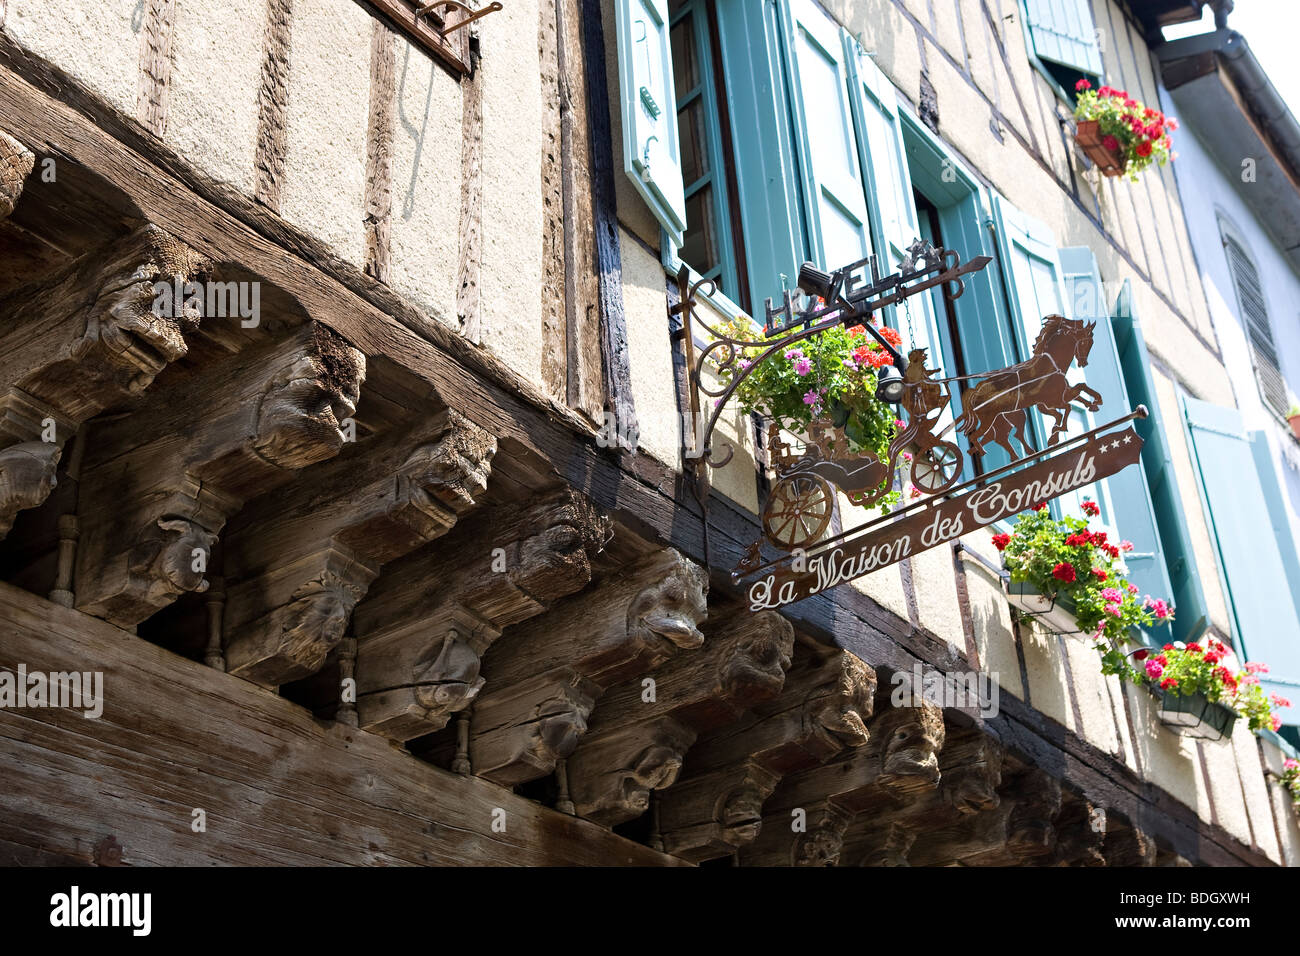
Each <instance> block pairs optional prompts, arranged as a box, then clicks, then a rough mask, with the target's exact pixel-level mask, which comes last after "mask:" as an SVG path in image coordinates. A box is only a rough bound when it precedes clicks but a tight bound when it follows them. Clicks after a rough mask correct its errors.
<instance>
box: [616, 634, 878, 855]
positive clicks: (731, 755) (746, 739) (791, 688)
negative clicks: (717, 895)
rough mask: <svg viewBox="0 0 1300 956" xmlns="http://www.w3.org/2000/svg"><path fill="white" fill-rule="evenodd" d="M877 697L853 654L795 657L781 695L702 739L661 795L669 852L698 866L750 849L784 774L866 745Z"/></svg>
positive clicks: (870, 675) (865, 670)
mask: <svg viewBox="0 0 1300 956" xmlns="http://www.w3.org/2000/svg"><path fill="white" fill-rule="evenodd" d="M875 694H876V675H875V672H874V671H872V670H871V668H869V667H867V666H866V665H865V664H863V663H862V662H861V661H860V660H858V658H856V657H854V656H853V655H852V654H850V653H848V652H845V651H838V652H835V653H833V654H831V655H829V657H819V656H814V655H813V654H810V653H806V654H803V655H802V656H799V657H796V661H795V664H794V665H793V666H792V667H791V669H790V671H789V673H788V674H787V675H786V680H785V685H784V687H783V688H782V691H781V693H780V694H779V695H778V696H777V697H775V698H773V699H772V700H770V701H766V702H761V703H757V704H755V705H754V706H753V709H752V710H750V711H749V712H747V713H746V714H745V715H744V716H743V717H741V719H739V720H736V721H731V722H729V723H727V724H724V725H722V726H720V727H717V728H716V729H714V730H712V731H710V732H709V733H707V734H704V735H703V736H701V737H700V739H699V740H698V741H696V743H695V745H694V746H693V747H692V748H691V751H690V757H689V759H688V760H687V761H686V765H685V767H684V768H683V771H682V775H681V778H680V779H679V780H678V781H677V783H676V784H675V785H674V786H673V787H672V789H670V790H667V791H665V792H663V793H662V794H660V795H659V797H658V809H659V816H660V827H661V831H662V834H663V840H664V845H665V847H666V848H667V849H668V852H670V853H672V854H673V855H675V856H679V857H681V858H683V859H686V860H690V861H692V862H700V861H702V860H710V859H715V858H717V857H720V856H728V855H730V854H732V853H734V852H735V851H736V849H737V848H739V847H742V846H745V845H747V844H749V843H752V842H753V840H754V839H755V837H757V836H758V833H759V830H760V828H761V824H762V810H763V804H764V803H765V802H766V800H767V799H768V797H769V796H770V795H771V793H772V791H773V790H774V789H775V788H776V785H777V784H778V783H779V782H780V780H781V778H782V777H783V776H785V775H786V774H787V773H792V772H795V771H798V770H801V769H804V768H807V767H811V766H814V765H816V764H819V763H821V762H822V761H824V760H826V759H827V758H828V757H831V756H834V755H836V754H839V753H842V752H844V751H847V750H851V749H854V748H858V747H862V746H865V745H866V742H867V738H868V734H867V727H866V725H867V722H868V721H869V720H870V719H871V713H872V705H873V701H874V698H875ZM598 716H599V715H598Z"/></svg>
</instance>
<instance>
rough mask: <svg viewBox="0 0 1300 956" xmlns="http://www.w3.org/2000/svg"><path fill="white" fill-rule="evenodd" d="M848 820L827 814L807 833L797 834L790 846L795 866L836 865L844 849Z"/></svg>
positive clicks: (792, 861)
mask: <svg viewBox="0 0 1300 956" xmlns="http://www.w3.org/2000/svg"><path fill="white" fill-rule="evenodd" d="M847 827H848V820H846V819H843V818H841V817H839V816H837V815H834V814H828V815H826V816H824V817H823V818H822V819H821V820H819V821H818V822H817V823H816V824H814V825H813V828H812V829H811V830H809V831H808V832H807V833H803V834H799V835H798V836H797V837H796V838H795V841H794V846H793V847H792V848H791V863H792V864H793V865H795V866H836V865H837V864H838V863H839V862H840V851H841V850H843V849H844V831H845V829H846V828H847Z"/></svg>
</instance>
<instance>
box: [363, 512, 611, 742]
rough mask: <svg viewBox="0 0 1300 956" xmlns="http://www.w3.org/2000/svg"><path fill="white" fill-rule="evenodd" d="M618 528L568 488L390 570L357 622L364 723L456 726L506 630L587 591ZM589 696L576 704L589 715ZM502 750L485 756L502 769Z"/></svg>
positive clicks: (404, 736)
mask: <svg viewBox="0 0 1300 956" xmlns="http://www.w3.org/2000/svg"><path fill="white" fill-rule="evenodd" d="M609 533H610V522H609V519H608V517H606V516H605V515H602V514H600V513H599V512H597V511H596V510H595V508H593V507H592V505H591V503H590V502H589V501H588V500H587V499H586V498H584V497H583V496H581V495H579V494H577V493H575V492H573V491H571V490H569V489H567V488H565V489H561V490H559V491H555V492H552V493H550V494H547V495H545V496H543V497H542V498H541V499H540V500H539V501H537V502H535V503H534V504H532V505H531V506H529V507H527V508H524V509H522V510H521V509H520V508H519V507H518V506H516V505H502V506H498V507H497V508H494V509H492V510H491V511H490V512H488V513H486V514H483V515H480V516H477V517H474V518H472V519H469V520H468V521H467V522H462V524H461V525H460V526H459V527H458V529H457V533H456V534H455V535H454V536H453V537H451V538H447V539H444V540H443V541H440V542H439V544H438V545H436V546H434V547H432V548H425V549H422V550H420V551H418V552H415V553H413V554H410V555H408V556H406V557H404V558H401V559H399V560H397V561H394V562H392V564H390V565H388V566H386V567H385V569H384V573H383V575H382V576H381V577H380V578H379V580H378V581H377V582H376V583H375V584H374V586H373V587H372V588H371V590H370V593H369V595H368V597H367V599H366V600H365V601H363V602H361V604H360V605H359V606H358V607H357V610H356V614H355V620H354V625H353V629H354V631H355V633H356V636H357V639H358V658H357V691H358V694H359V699H358V702H357V703H358V712H359V715H360V722H361V726H362V727H363V728H365V729H367V730H370V731H373V732H375V733H381V734H384V735H385V736H388V737H391V738H392V739H394V740H410V739H412V738H414V737H418V736H422V735H424V734H427V733H431V732H433V731H435V730H440V729H441V728H443V727H444V726H446V724H447V722H448V721H449V720H450V719H451V716H452V715H453V714H455V713H457V712H458V711H461V710H464V709H465V708H466V707H468V706H469V705H470V703H471V702H473V701H474V700H475V698H476V697H477V696H478V694H479V691H480V690H481V689H482V688H483V686H484V680H483V677H482V676H481V674H480V671H481V669H482V658H483V655H484V654H485V653H486V652H487V649H488V648H489V647H490V646H491V645H492V643H493V642H494V641H495V640H496V639H497V637H499V636H500V634H501V632H502V631H503V630H504V629H505V628H507V627H510V626H512V625H518V624H520V622H523V621H526V620H528V619H529V618H532V617H535V616H536V615H538V614H542V613H543V612H544V611H546V610H547V609H548V608H549V607H550V606H551V605H552V604H553V603H554V602H556V601H558V600H559V599H561V598H563V597H565V596H567V595H569V594H572V593H573V592H575V591H578V590H580V589H581V588H583V587H584V586H586V584H587V583H588V582H590V580H591V573H592V565H591V561H592V558H593V557H594V556H595V555H596V554H597V553H598V552H599V551H600V550H601V549H602V548H603V547H604V545H605V542H606V541H607V540H608V537H609ZM444 545H445V546H444ZM514 696H515V697H517V696H518V694H517V693H516V694H515V695H514ZM558 699H569V698H565V695H564V694H563V693H559V692H558V691H557V695H556V696H555V697H554V698H553V700H558ZM580 700H581V695H579V697H578V698H574V699H571V700H570V703H571V705H572V706H573V707H574V708H576V709H577V710H581V709H582V705H581V703H580ZM481 703H483V704H486V702H481ZM544 703H545V702H544V701H535V702H534V704H536V705H537V706H535V707H533V708H531V709H528V708H526V712H527V714H528V716H527V718H526V720H528V721H533V722H535V721H536V720H538V719H539V718H538V714H539V713H540V711H539V710H538V709H537V707H541V706H542V705H543V704H544ZM495 706H496V707H497V708H506V709H507V710H509V709H510V708H509V706H508V705H507V703H506V702H505V701H504V700H503V701H498V702H497V704H496V705H495ZM586 710H587V711H589V710H590V704H587V705H586ZM483 713H484V712H483V711H482V710H481V709H480V710H479V711H478V714H476V720H475V722H476V723H477V722H478V716H479V715H482V714H483ZM488 713H491V711H489V712H488ZM552 716H554V715H552ZM581 718H582V720H583V721H585V719H586V712H583V713H582V714H581ZM483 719H488V718H487V717H484V718H483ZM583 727H584V729H585V723H584V724H583ZM507 749H509V748H508V747H507ZM497 753H498V751H495V750H494V751H493V753H492V756H490V757H486V756H485V757H484V759H486V760H488V761H489V763H493V764H494V765H495V762H496V761H497V760H498V759H499V758H498V756H497ZM475 766H476V767H477V764H475Z"/></svg>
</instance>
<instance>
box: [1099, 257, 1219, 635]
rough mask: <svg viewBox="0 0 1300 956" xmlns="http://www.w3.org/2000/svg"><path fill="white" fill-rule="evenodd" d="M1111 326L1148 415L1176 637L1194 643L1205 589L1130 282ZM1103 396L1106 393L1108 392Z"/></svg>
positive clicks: (1147, 443)
mask: <svg viewBox="0 0 1300 956" xmlns="http://www.w3.org/2000/svg"><path fill="white" fill-rule="evenodd" d="M1111 327H1112V330H1113V331H1114V333H1115V346H1116V349H1117V351H1118V353H1119V360H1120V367H1121V369H1122V370H1123V373H1124V384H1125V387H1126V388H1127V390H1128V396H1129V402H1130V403H1132V405H1133V406H1134V407H1136V406H1138V405H1145V406H1146V407H1147V412H1148V415H1147V417H1146V418H1145V419H1138V420H1137V421H1136V422H1135V423H1134V427H1135V428H1136V429H1137V433H1138V434H1139V435H1141V436H1142V441H1143V445H1142V470H1143V471H1144V472H1145V474H1146V479H1147V488H1148V489H1149V491H1150V494H1151V505H1152V507H1153V508H1154V510H1155V516H1156V529H1157V531H1158V532H1159V534H1160V544H1161V549H1162V551H1163V552H1164V557H1165V569H1166V572H1167V573H1168V575H1169V584H1170V588H1171V591H1170V592H1169V593H1171V594H1172V595H1173V600H1174V606H1175V607H1176V608H1177V612H1176V613H1175V615H1174V623H1173V634H1174V638H1175V639H1176V640H1180V641H1194V640H1196V638H1197V637H1199V636H1200V635H1201V634H1202V633H1203V632H1204V631H1205V629H1206V627H1207V626H1208V625H1209V616H1208V612H1207V611H1206V603H1205V590H1204V588H1203V587H1202V585H1201V576H1200V571H1199V569H1198V568H1197V566H1196V558H1195V556H1194V554H1193V552H1192V539H1191V534H1190V533H1189V532H1188V530H1187V516H1186V514H1185V513H1184V512H1183V502H1182V493H1181V491H1180V490H1179V487H1178V480H1177V478H1176V476H1175V474H1174V464H1173V458H1172V456H1171V454H1170V452H1169V440H1168V439H1167V438H1166V437H1165V426H1164V422H1163V420H1162V417H1161V414H1160V404H1159V400H1158V398H1157V396H1156V389H1155V382H1154V381H1153V380H1152V378H1151V357H1150V356H1149V355H1148V354H1147V346H1146V340H1145V339H1144V338H1143V336H1142V325H1141V323H1140V322H1139V321H1138V317H1137V315H1136V314H1135V313H1134V311H1133V292H1132V288H1131V287H1130V285H1129V283H1128V281H1127V280H1125V282H1124V286H1123V288H1122V289H1121V290H1120V294H1119V298H1118V300H1117V301H1116V303H1115V308H1114V316H1113V318H1112V320H1111ZM1102 394H1103V395H1105V391H1104V390H1103V391H1102ZM1103 407H1104V406H1103ZM1130 470H1131V469H1130ZM1135 544H1136V541H1135Z"/></svg>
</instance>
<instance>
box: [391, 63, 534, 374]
mask: <svg viewBox="0 0 1300 956" xmlns="http://www.w3.org/2000/svg"><path fill="white" fill-rule="evenodd" d="M396 82H397V104H396V116H395V120H394V124H393V153H392V159H393V166H392V175H393V187H392V202H393V205H392V217H391V221H390V226H389V241H390V258H389V265H390V273H389V280H388V284H389V285H391V286H392V287H393V288H394V289H395V290H396V291H397V292H399V293H401V294H402V295H403V296H405V297H406V298H408V299H410V300H411V301H412V302H414V303H415V304H416V305H417V306H419V307H420V308H421V309H423V310H425V311H427V312H429V313H431V314H432V315H434V316H435V317H436V318H438V319H440V320H442V321H444V322H447V323H448V324H449V325H452V326H453V327H456V328H459V321H458V319H457V314H456V270H457V266H458V263H459V257H460V206H461V201H460V200H461V130H462V116H463V112H462V97H461V86H460V84H459V83H457V82H456V80H455V79H453V78H452V77H451V76H450V75H449V74H448V73H447V71H446V70H445V69H443V68H442V67H441V66H439V65H438V64H436V63H434V62H433V61H432V59H430V57H429V56H428V55H427V54H425V53H424V52H423V51H421V50H419V49H417V48H416V47H414V46H412V45H411V44H410V43H408V42H407V41H406V40H404V39H401V38H399V39H398V40H397V55H396ZM538 175H539V176H540V173H539V174H538ZM524 238H525V240H526V238H527V237H526V236H525V237H524ZM537 251H538V255H539V256H540V254H541V246H540V242H539V244H538V249H537ZM484 305H485V306H486V307H489V308H490V307H491V306H492V303H491V301H490V300H487V299H485V300H484ZM492 314H493V315H495V314H496V310H495V309H492ZM509 315H510V313H508V312H507V313H503V316H509ZM539 321H540V320H539ZM520 371H527V369H521V370H520ZM536 373H537V374H538V375H540V362H539V363H538V366H537V369H536Z"/></svg>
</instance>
